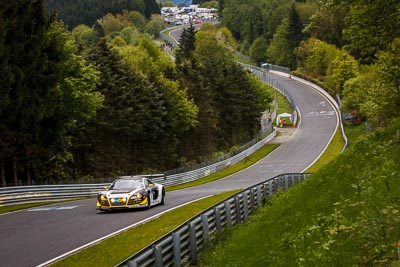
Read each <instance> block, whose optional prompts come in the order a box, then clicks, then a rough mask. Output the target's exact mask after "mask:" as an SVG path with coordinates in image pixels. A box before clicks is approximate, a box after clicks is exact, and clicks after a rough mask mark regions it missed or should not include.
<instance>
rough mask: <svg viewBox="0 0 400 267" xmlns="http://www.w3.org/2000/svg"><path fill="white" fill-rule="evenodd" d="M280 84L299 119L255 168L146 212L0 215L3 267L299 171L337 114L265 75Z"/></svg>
mask: <svg viewBox="0 0 400 267" xmlns="http://www.w3.org/2000/svg"><path fill="white" fill-rule="evenodd" d="M268 75H271V76H273V77H274V78H275V79H278V80H279V81H280V82H281V83H282V84H284V85H285V86H286V87H287V89H288V91H289V92H290V93H291V94H292V96H293V99H294V101H295V102H296V105H297V106H298V109H299V111H300V114H301V123H300V125H299V126H298V128H297V129H296V131H295V132H294V133H293V135H292V136H291V137H290V138H289V139H288V140H287V141H286V142H284V143H283V144H282V145H280V146H279V147H278V148H277V149H275V150H274V151H273V152H272V153H271V154H270V155H268V156H267V157H265V158H264V159H262V160H261V161H259V162H258V163H256V164H254V165H253V166H251V167H249V168H247V169H245V170H243V171H240V172H238V173H236V174H233V175H231V176H229V177H226V178H224V179H221V180H219V181H216V182H213V183H209V184H204V185H201V186H197V187H192V188H187V189H183V190H179V191H173V192H169V193H167V200H166V205H164V206H157V207H154V208H152V209H150V210H143V211H131V212H116V213H99V212H98V211H97V210H95V205H96V203H95V202H96V200H95V199H90V200H80V201H74V202H68V203H63V204H55V205H50V206H46V207H40V208H36V209H28V210H22V211H18V212H13V213H8V214H3V215H0V226H1V227H0V259H1V264H0V265H1V266H10V267H11V266H18V267H24V266H37V265H41V264H43V263H45V262H48V261H50V260H52V259H54V258H56V257H58V256H60V255H63V254H65V253H68V252H70V251H72V250H74V249H76V248H79V247H81V246H84V245H86V244H89V243H91V242H94V241H96V240H98V239H101V238H103V237H105V236H107V235H110V234H112V233H114V232H116V231H118V230H120V229H123V228H125V227H128V226H130V225H133V224H135V223H138V222H140V221H142V220H145V219H146V218H148V217H151V216H153V215H157V214H159V213H161V212H164V211H166V210H168V209H171V208H174V207H176V206H179V205H183V204H185V203H187V202H190V201H193V200H195V199H198V198H201V197H205V196H208V195H212V194H216V193H220V192H223V191H229V190H234V189H242V188H247V187H249V186H251V185H254V184H256V183H259V182H262V181H264V180H266V179H268V178H271V177H274V176H276V175H277V174H281V173H289V172H302V171H303V170H305V169H306V168H307V167H308V166H309V165H310V164H312V163H313V162H314V160H315V159H316V158H318V157H319V156H320V155H321V154H322V153H323V151H324V149H325V148H326V147H327V145H328V144H329V142H330V140H331V139H332V137H333V135H334V133H335V131H336V129H337V126H338V115H337V112H336V111H335V109H334V107H333V106H332V104H331V103H330V102H329V101H328V100H327V99H326V98H325V97H324V96H322V95H321V94H320V93H318V92H316V91H315V90H313V89H312V88H311V87H310V86H308V85H306V84H303V83H300V82H298V81H295V80H292V79H289V78H286V77H282V76H279V75H274V74H268Z"/></svg>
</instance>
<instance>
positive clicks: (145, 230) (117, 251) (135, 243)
mask: <svg viewBox="0 0 400 267" xmlns="http://www.w3.org/2000/svg"><path fill="white" fill-rule="evenodd" d="M236 192H237V191H232V192H226V193H222V194H218V195H214V196H211V197H208V198H205V199H202V200H199V201H196V202H194V203H191V204H189V205H186V206H183V207H180V208H178V209H175V210H172V211H170V212H168V213H166V214H163V215H161V216H160V217H159V218H157V219H155V220H152V221H150V222H147V223H146V224H142V225H138V226H136V227H135V228H133V229H131V230H127V231H125V232H123V233H121V234H119V235H117V236H114V237H111V238H109V239H106V240H104V241H102V242H100V243H98V244H96V245H94V246H91V247H89V248H87V249H84V250H82V251H81V252H79V253H77V254H74V255H71V256H69V257H67V258H65V259H63V260H61V261H58V262H56V263H54V264H53V265H52V266H115V265H116V264H118V263H120V262H122V261H124V260H125V259H126V258H128V257H130V256H131V255H133V254H135V253H136V252H138V251H139V250H141V249H143V248H144V247H146V246H148V245H149V244H150V243H152V242H154V241H156V240H157V239H159V238H160V237H161V236H163V235H165V234H167V233H168V232H170V231H172V230H173V229H175V228H176V227H178V226H179V225H181V224H182V223H184V222H185V221H187V220H189V219H190V218H192V217H193V216H195V215H197V214H198V213H200V212H202V211H203V210H205V209H207V208H209V207H210V206H212V205H215V204H217V203H218V202H220V201H222V200H224V199H226V198H228V197H230V196H231V195H233V194H235V193H236ZM115 217H116V218H117V217H118V214H115Z"/></svg>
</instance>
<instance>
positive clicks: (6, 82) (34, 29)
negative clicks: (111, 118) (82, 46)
mask: <svg viewBox="0 0 400 267" xmlns="http://www.w3.org/2000/svg"><path fill="white" fill-rule="evenodd" d="M1 10H2V11H4V13H3V12H2V20H3V22H4V25H5V29H6V31H5V33H4V36H5V37H6V38H5V39H3V48H4V50H3V51H4V54H3V56H4V57H2V60H3V61H2V64H1V65H2V66H3V68H2V71H3V73H2V74H1V75H0V77H2V78H1V79H2V81H1V84H2V85H3V86H4V87H3V88H5V91H3V90H2V92H3V94H4V95H3V96H4V99H3V100H2V101H1V102H2V103H3V106H2V108H1V109H0V114H1V120H0V121H1V122H2V123H1V124H0V132H1V133H2V134H1V136H0V151H1V153H0V154H1V157H2V158H4V159H6V160H7V161H6V164H5V165H2V166H1V168H2V170H1V173H5V169H8V168H9V169H12V170H13V174H12V176H13V182H14V183H15V184H16V183H17V179H18V175H19V174H22V173H24V174H25V175H26V177H27V180H28V182H30V179H32V178H36V179H44V178H45V176H46V174H47V173H48V171H47V168H51V166H52V164H53V163H54V162H52V161H51V160H49V159H50V158H54V157H57V155H62V154H64V151H65V150H66V149H68V148H69V147H70V145H71V136H72V133H73V132H74V131H75V130H76V129H77V127H78V125H79V124H80V123H82V122H84V121H86V120H88V119H90V118H91V117H92V116H93V115H94V114H95V112H96V109H97V108H98V107H99V106H100V105H101V102H102V96H101V95H100V94H98V93H96V92H94V88H95V87H96V84H97V81H98V73H97V72H96V71H95V70H94V68H93V66H90V65H87V64H86V62H85V61H84V60H83V59H82V58H81V57H79V56H77V48H76V45H75V43H74V40H73V38H72V36H71V35H70V34H69V33H68V32H66V31H65V29H64V26H63V24H61V23H55V22H53V21H52V19H51V17H49V16H48V15H47V14H45V13H44V10H43V3H42V1H34V2H32V1H18V2H12V3H11V2H9V3H7V5H2V6H1ZM32 21H34V22H35V23H32ZM67 154H68V153H67ZM62 157H64V156H62ZM8 160H10V161H8ZM17 160H18V162H19V163H18V164H17ZM71 160H72V159H71ZM71 160H70V161H71ZM7 162H12V163H11V164H7ZM13 166H16V167H18V169H17V168H16V167H13ZM33 174H35V176H33ZM63 175H64V177H70V176H71V175H73V172H72V171H67V172H66V173H63Z"/></svg>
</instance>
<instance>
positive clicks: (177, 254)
mask: <svg viewBox="0 0 400 267" xmlns="http://www.w3.org/2000/svg"><path fill="white" fill-rule="evenodd" d="M172 240H173V243H174V262H175V263H174V266H176V267H181V266H182V263H181V235H180V234H179V233H172Z"/></svg>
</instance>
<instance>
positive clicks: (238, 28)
mask: <svg viewBox="0 0 400 267" xmlns="http://www.w3.org/2000/svg"><path fill="white" fill-rule="evenodd" d="M292 2H293V1H292V0H285V1H278V0H268V1H264V0H256V1H254V0H245V1H241V0H240V1H239V0H225V1H223V3H222V4H221V3H220V5H223V7H224V9H223V11H222V13H221V16H222V20H223V24H224V25H226V26H227V27H228V28H229V30H230V31H231V32H232V34H233V36H234V37H235V38H236V39H237V40H238V41H239V42H240V43H249V44H252V43H253V41H254V40H256V39H257V38H258V37H261V36H262V37H264V39H265V40H267V42H268V41H269V40H271V39H272V36H273V34H274V33H275V31H276V28H277V27H278V25H279V24H280V22H281V21H282V19H283V18H285V17H286V16H287V15H288V14H289V10H290V5H291V4H292ZM243 52H246V53H247V52H248V51H243Z"/></svg>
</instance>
